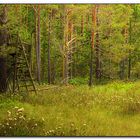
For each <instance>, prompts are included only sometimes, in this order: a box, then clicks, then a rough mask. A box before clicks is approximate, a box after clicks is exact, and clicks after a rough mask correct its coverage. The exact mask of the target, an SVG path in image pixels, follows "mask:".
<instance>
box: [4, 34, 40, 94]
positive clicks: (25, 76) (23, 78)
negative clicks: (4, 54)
mask: <svg viewBox="0 0 140 140" xmlns="http://www.w3.org/2000/svg"><path fill="white" fill-rule="evenodd" d="M15 37H16V39H15ZM12 40H16V43H13V44H12V43H10V45H11V44H12V45H13V46H15V47H16V48H15V52H13V53H10V54H9V55H10V56H12V58H13V64H12V67H11V70H10V73H9V75H8V78H7V85H8V92H10V93H16V92H19V93H21V94H25V93H26V94H27V93H29V92H35V93H37V90H36V87H35V84H34V81H33V78H32V74H31V70H30V66H29V63H28V60H29V55H28V53H29V51H28V50H29V47H26V46H27V43H24V42H22V41H21V39H20V37H19V35H14V36H12V37H11V40H10V42H13V41H12Z"/></svg>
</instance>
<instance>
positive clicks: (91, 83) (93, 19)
mask: <svg viewBox="0 0 140 140" xmlns="http://www.w3.org/2000/svg"><path fill="white" fill-rule="evenodd" d="M92 23H93V27H92V33H91V52H90V73H89V86H92V85H93V51H94V38H95V26H96V5H95V7H93V9H92Z"/></svg>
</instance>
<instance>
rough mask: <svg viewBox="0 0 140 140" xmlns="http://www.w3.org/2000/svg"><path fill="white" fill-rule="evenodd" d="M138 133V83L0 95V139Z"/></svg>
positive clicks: (139, 133) (139, 102)
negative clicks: (0, 137) (7, 137)
mask: <svg viewBox="0 0 140 140" xmlns="http://www.w3.org/2000/svg"><path fill="white" fill-rule="evenodd" d="M43 86H45V85H42V87H43ZM50 87H51V86H50ZM39 88H40V87H39ZM139 130H140V82H139V81H138V82H112V83H109V84H106V85H96V86H93V87H88V86H86V85H81V86H74V85H69V86H60V87H58V88H57V87H56V88H50V89H48V90H44V91H40V92H38V94H37V95H36V94H34V93H31V94H29V95H25V96H23V95H9V94H7V95H2V94H1V95H0V136H140V131H139Z"/></svg>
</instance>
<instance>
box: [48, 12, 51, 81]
mask: <svg viewBox="0 0 140 140" xmlns="http://www.w3.org/2000/svg"><path fill="white" fill-rule="evenodd" d="M50 19H51V13H50V14H49V31H48V84H51V62H50V35H51V34H50V32H51V21H50Z"/></svg>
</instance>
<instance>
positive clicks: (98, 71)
mask: <svg viewBox="0 0 140 140" xmlns="http://www.w3.org/2000/svg"><path fill="white" fill-rule="evenodd" d="M96 9H97V11H96V15H97V14H98V10H99V7H98V6H97V8H96ZM96 25H97V28H98V26H99V19H98V16H96ZM95 53H96V56H95V57H96V58H95V65H96V67H95V72H96V79H97V80H98V79H99V78H100V77H101V72H100V52H99V31H98V29H97V31H96V45H95Z"/></svg>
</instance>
